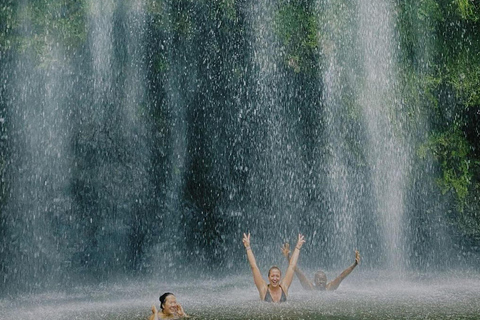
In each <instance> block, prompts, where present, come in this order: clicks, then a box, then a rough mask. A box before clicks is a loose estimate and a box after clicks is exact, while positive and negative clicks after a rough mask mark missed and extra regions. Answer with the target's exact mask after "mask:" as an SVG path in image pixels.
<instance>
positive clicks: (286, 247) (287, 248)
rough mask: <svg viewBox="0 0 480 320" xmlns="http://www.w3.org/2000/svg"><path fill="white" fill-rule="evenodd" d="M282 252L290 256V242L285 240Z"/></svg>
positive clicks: (285, 255)
mask: <svg viewBox="0 0 480 320" xmlns="http://www.w3.org/2000/svg"><path fill="white" fill-rule="evenodd" d="M282 254H283V255H284V257H285V258H287V259H288V256H289V254H290V244H288V242H285V243H284V244H283V246H282Z"/></svg>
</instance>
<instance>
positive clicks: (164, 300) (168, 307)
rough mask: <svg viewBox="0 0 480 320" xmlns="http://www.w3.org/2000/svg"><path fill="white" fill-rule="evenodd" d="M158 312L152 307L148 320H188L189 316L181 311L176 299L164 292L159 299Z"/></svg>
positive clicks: (171, 294)
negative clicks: (184, 319)
mask: <svg viewBox="0 0 480 320" xmlns="http://www.w3.org/2000/svg"><path fill="white" fill-rule="evenodd" d="M159 300H160V311H157V308H156V307H155V305H153V306H152V315H151V316H150V317H149V320H158V319H181V318H188V317H189V316H188V315H187V314H186V313H185V311H183V308H182V306H181V305H180V303H178V302H177V298H176V297H175V295H174V294H173V293H170V292H165V293H164V294H162V295H161V296H160V298H159Z"/></svg>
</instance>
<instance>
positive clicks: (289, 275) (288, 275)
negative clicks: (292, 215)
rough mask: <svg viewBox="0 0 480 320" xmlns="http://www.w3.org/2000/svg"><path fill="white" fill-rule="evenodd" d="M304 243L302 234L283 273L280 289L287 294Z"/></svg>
mask: <svg viewBox="0 0 480 320" xmlns="http://www.w3.org/2000/svg"><path fill="white" fill-rule="evenodd" d="M304 243H305V237H304V236H303V235H302V234H299V235H298V241H297V245H296V246H295V249H294V250H293V254H292V257H291V258H290V262H289V263H288V269H287V272H286V273H285V277H284V278H283V280H282V288H283V290H285V293H287V291H288V288H289V287H290V285H291V284H292V280H293V275H294V274H295V267H296V266H297V261H298V256H299V255H300V249H301V248H302V246H303V244H304Z"/></svg>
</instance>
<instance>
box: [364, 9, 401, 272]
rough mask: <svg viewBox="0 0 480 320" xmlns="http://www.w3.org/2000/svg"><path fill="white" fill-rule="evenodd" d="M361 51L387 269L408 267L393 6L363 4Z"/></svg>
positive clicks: (370, 155)
mask: <svg viewBox="0 0 480 320" xmlns="http://www.w3.org/2000/svg"><path fill="white" fill-rule="evenodd" d="M357 10H358V11H357V12H358V21H359V22H358V39H359V41H358V45H359V48H358V50H359V52H360V55H361V57H362V58H363V61H362V62H363V65H362V67H363V69H364V70H363V74H364V79H363V81H362V84H361V91H360V94H359V97H358V103H359V105H360V106H361V108H362V113H363V122H364V123H365V126H366V130H367V134H368V136H367V141H366V146H367V148H368V155H367V158H368V163H369V166H370V167H371V169H372V170H371V172H372V177H371V178H372V183H373V189H374V195H373V196H374V197H375V201H376V205H375V207H373V208H372V211H373V212H374V213H375V214H376V215H378V219H379V221H381V223H380V225H381V227H382V228H383V230H382V234H383V239H384V241H385V245H384V247H383V248H382V249H383V250H384V256H385V257H386V261H385V265H386V267H388V268H389V269H390V270H395V271H400V270H403V269H404V267H405V238H404V234H403V230H404V227H405V225H406V224H405V221H404V210H405V201H406V196H405V191H406V179H407V178H408V176H409V162H410V160H409V157H410V156H409V149H408V148H407V147H406V146H405V144H404V143H405V138H404V135H405V134H406V133H405V132H403V123H402V121H403V119H402V117H401V110H400V108H401V105H400V98H399V96H398V93H397V87H398V77H397V74H396V72H397V70H396V60H397V57H396V49H395V48H397V47H398V45H396V42H395V41H396V39H395V34H394V32H393V27H394V17H393V16H392V14H393V12H394V4H393V3H391V2H390V1H387V2H385V1H369V2H365V1H359V2H358V5H357Z"/></svg>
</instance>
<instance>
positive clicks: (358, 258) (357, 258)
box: [355, 250, 360, 265]
mask: <svg viewBox="0 0 480 320" xmlns="http://www.w3.org/2000/svg"><path fill="white" fill-rule="evenodd" d="M355 264H356V265H357V264H360V252H358V250H355Z"/></svg>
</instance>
